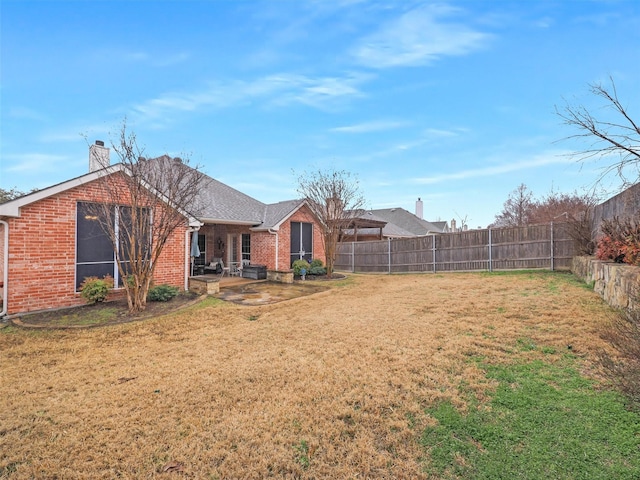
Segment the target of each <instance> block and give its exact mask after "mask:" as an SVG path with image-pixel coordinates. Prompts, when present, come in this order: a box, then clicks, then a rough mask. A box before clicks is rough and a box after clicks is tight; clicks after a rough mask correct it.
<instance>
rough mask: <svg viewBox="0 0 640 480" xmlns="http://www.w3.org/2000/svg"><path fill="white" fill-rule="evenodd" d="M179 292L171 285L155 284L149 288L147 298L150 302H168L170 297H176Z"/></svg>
mask: <svg viewBox="0 0 640 480" xmlns="http://www.w3.org/2000/svg"><path fill="white" fill-rule="evenodd" d="M178 293H180V290H179V289H178V288H177V287H172V286H171V285H166V284H163V285H157V286H155V287H153V288H150V289H149V293H148V295H147V300H150V301H152V302H168V301H169V300H171V299H172V298H174V297H176V296H177V295H178Z"/></svg>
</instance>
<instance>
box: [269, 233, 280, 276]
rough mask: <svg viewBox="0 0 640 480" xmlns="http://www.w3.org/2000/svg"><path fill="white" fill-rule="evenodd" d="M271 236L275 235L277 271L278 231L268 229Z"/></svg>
mask: <svg viewBox="0 0 640 480" xmlns="http://www.w3.org/2000/svg"><path fill="white" fill-rule="evenodd" d="M267 231H268V232H269V233H270V234H271V235H275V236H276V268H275V270H278V231H277V230H273V229H271V228H270V229H269V230H267Z"/></svg>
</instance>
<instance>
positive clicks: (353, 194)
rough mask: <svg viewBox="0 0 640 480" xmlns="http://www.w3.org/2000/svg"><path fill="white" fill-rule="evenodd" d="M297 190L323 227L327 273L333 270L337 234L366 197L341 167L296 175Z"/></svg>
mask: <svg viewBox="0 0 640 480" xmlns="http://www.w3.org/2000/svg"><path fill="white" fill-rule="evenodd" d="M298 193H299V194H300V195H302V197H303V198H305V199H306V201H307V202H308V204H309V207H310V208H311V211H312V212H313V214H314V215H315V216H316V218H317V219H318V221H319V222H320V225H321V227H322V239H323V242H324V252H325V264H326V267H327V275H329V276H330V275H331V274H332V273H333V265H334V262H335V258H336V246H337V244H338V239H339V238H340V233H341V232H342V230H343V229H344V228H346V227H347V226H348V225H349V223H350V221H351V220H352V219H353V218H354V217H358V216H359V215H361V214H362V212H363V207H364V205H365V199H364V197H363V196H362V194H361V193H360V189H359V185H358V180H357V179H356V178H354V177H353V176H352V175H351V174H350V173H349V172H346V171H344V170H339V171H338V170H327V171H323V170H317V171H315V172H311V173H303V174H302V175H300V176H299V177H298Z"/></svg>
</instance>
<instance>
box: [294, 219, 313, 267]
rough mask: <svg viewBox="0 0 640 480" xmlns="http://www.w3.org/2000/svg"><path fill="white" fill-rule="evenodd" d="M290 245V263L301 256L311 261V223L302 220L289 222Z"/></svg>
mask: <svg viewBox="0 0 640 480" xmlns="http://www.w3.org/2000/svg"><path fill="white" fill-rule="evenodd" d="M290 245H291V248H290V253H291V264H293V262H294V261H295V260H299V259H301V258H304V259H305V260H306V261H308V262H311V260H312V259H313V225H312V224H311V223H304V222H291V242H290Z"/></svg>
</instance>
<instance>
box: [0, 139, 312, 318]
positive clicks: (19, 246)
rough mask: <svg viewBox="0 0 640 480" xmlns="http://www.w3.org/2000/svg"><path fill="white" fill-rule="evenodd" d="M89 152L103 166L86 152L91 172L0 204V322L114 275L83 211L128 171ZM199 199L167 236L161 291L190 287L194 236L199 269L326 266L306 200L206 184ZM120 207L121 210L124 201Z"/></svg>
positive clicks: (55, 304) (77, 299) (58, 302)
mask: <svg viewBox="0 0 640 480" xmlns="http://www.w3.org/2000/svg"><path fill="white" fill-rule="evenodd" d="M100 143H101V142H100ZM91 150H92V152H95V151H96V150H97V151H98V153H99V154H100V155H102V158H104V157H105V155H106V158H107V163H106V165H107V166H106V167H105V166H104V165H105V164H104V163H101V164H98V165H96V164H95V155H94V154H93V153H90V172H89V173H87V174H85V175H82V176H80V177H76V178H74V179H71V180H68V181H66V182H62V183H60V184H57V185H54V186H51V187H48V188H45V189H42V190H39V191H37V192H34V193H30V194H28V195H25V196H22V197H20V198H17V199H14V200H11V201H9V202H6V203H4V204H2V205H0V290H1V291H2V297H1V298H2V310H0V317H2V316H5V315H15V314H20V313H26V312H31V311H37V310H44V309H49V308H62V307H69V306H74V305H79V304H82V303H84V299H82V297H81V296H80V293H79V291H78V290H79V285H80V284H81V283H82V280H83V279H84V277H86V276H91V275H96V273H98V275H97V276H102V275H104V272H108V273H109V274H111V275H112V276H114V275H115V276H117V268H116V265H115V261H114V259H113V258H112V257H111V258H107V257H108V255H107V250H105V249H104V248H103V249H102V250H100V242H99V241H95V242H94V241H93V240H92V237H90V236H86V235H85V236H83V233H82V232H84V231H85V229H86V228H90V226H89V227H87V221H86V220H85V219H86V218H89V217H87V216H86V215H85V214H84V211H85V210H83V208H84V205H85V204H87V203H96V202H101V201H106V199H107V198H108V197H107V196H106V195H105V192H104V190H103V188H102V187H101V185H102V183H101V178H102V177H103V176H104V175H113V176H116V175H125V174H126V169H125V168H124V167H123V166H122V164H116V165H109V164H108V150H109V149H107V148H105V147H104V146H102V145H100V144H99V142H96V145H92V146H91ZM198 199H199V202H200V205H199V208H198V211H199V212H200V213H199V214H198V216H197V218H196V217H195V216H192V215H190V214H189V213H188V212H183V213H184V218H185V221H184V224H183V225H182V226H181V227H180V228H177V229H176V230H175V231H174V232H173V233H172V235H171V237H170V238H169V241H168V242H167V244H166V246H165V248H164V250H163V252H162V254H161V256H160V258H159V260H158V263H157V264H156V268H155V278H154V281H155V282H156V283H158V284H159V283H167V284H169V285H173V286H176V287H179V288H181V289H186V288H187V287H188V280H189V276H190V275H191V273H192V259H191V247H192V246H191V240H192V238H193V237H192V232H193V231H194V230H198V244H199V247H200V256H199V257H198V258H196V259H195V260H196V263H197V264H200V265H206V264H209V263H210V262H212V261H213V260H214V259H219V258H221V259H223V260H224V262H225V263H227V264H229V265H230V264H233V263H240V262H242V261H243V260H245V261H248V262H250V263H251V264H259V265H264V266H266V268H267V269H268V270H276V271H278V270H280V271H281V270H289V269H290V268H291V263H292V262H293V260H295V259H297V258H306V259H308V260H311V259H313V258H321V259H324V247H323V239H322V232H321V229H320V227H319V225H318V221H317V219H316V218H315V217H314V215H313V214H312V212H311V210H310V208H309V206H308V205H307V204H306V202H305V201H301V200H291V201H285V202H279V203H275V204H264V203H262V202H260V201H258V200H256V199H254V198H251V197H249V196H248V195H245V194H244V193H242V192H239V191H238V190H235V189H233V188H231V187H229V186H228V185H225V184H223V183H221V182H219V181H217V180H214V179H213V178H210V177H206V181H205V182H203V187H202V190H201V191H200V192H199V195H198ZM122 204H123V205H122V206H123V207H124V208H126V200H123V202H122ZM85 237H86V238H85ZM92 242H93V243H92ZM102 246H103V247H104V244H103V245H102ZM111 248H112V247H111ZM96 255H98V256H101V258H93V257H95V256H96ZM111 255H113V252H112V250H111ZM112 272H113V273H112ZM115 276H114V278H116V277H115Z"/></svg>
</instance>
